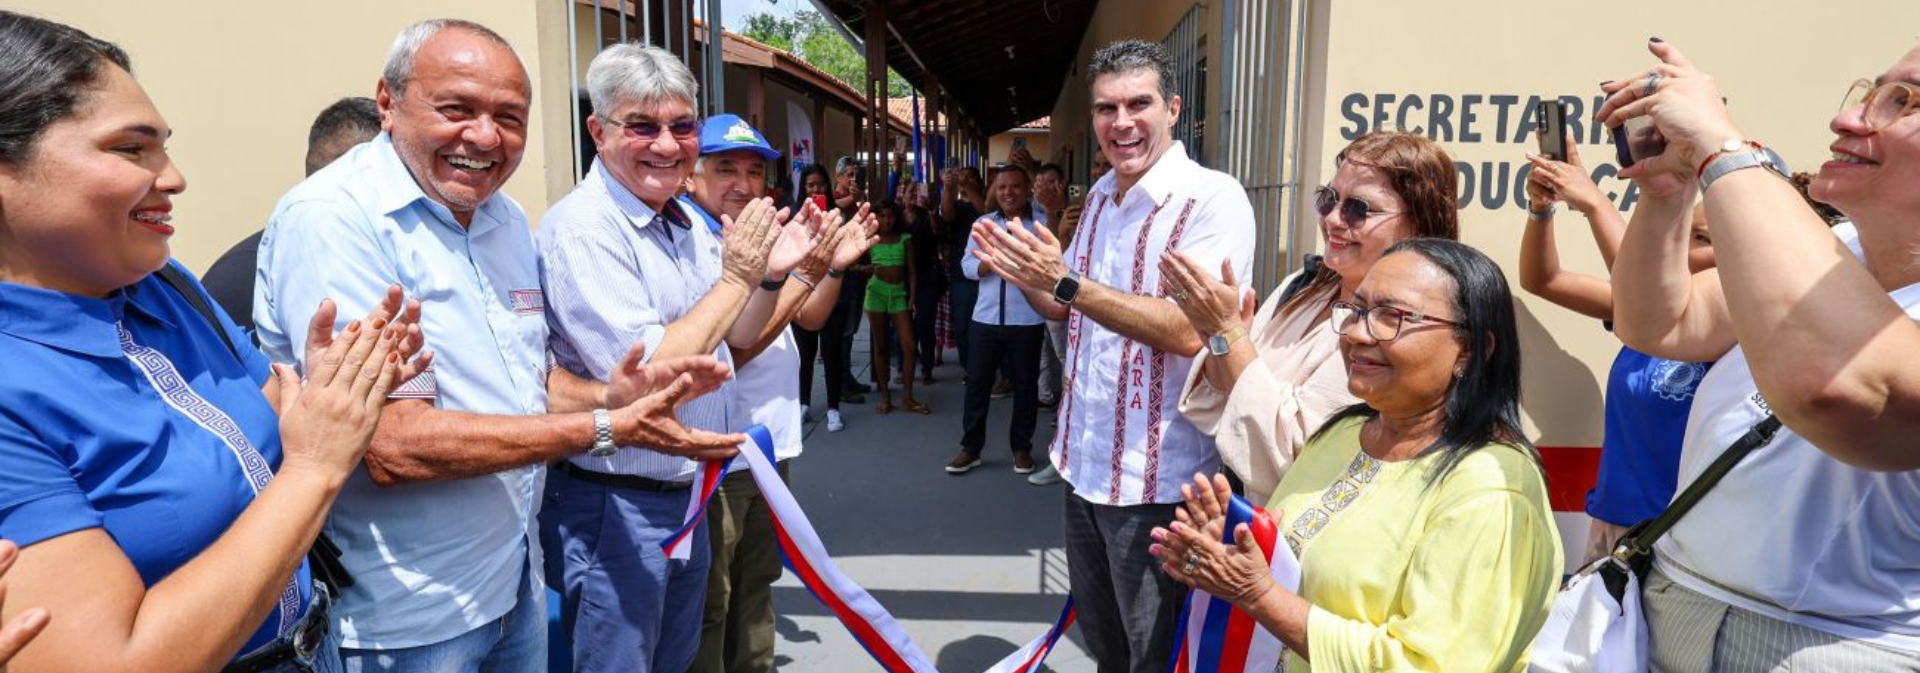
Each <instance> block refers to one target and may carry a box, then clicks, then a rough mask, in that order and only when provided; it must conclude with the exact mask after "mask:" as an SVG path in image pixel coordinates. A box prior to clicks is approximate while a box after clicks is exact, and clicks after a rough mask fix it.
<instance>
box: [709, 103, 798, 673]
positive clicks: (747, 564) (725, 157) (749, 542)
mask: <svg viewBox="0 0 1920 673" xmlns="http://www.w3.org/2000/svg"><path fill="white" fill-rule="evenodd" d="M779 158H780V153H779V152H776V151H774V149H773V147H772V146H770V145H768V144H767V139H766V137H765V136H763V135H761V134H760V132H759V131H758V130H755V129H754V128H753V126H752V125H750V124H748V123H747V122H746V120H743V119H741V118H740V117H739V116H737V115H730V114H723V115H715V116H713V117H709V118H707V120H706V121H705V122H704V123H703V124H702V126H701V129H700V158H699V159H697V160H695V162H694V164H693V177H692V178H691V179H690V180H689V181H688V186H689V189H688V191H687V193H686V194H685V195H683V196H681V197H680V198H681V201H682V203H684V204H685V205H686V206H687V210H689V211H692V212H694V213H696V214H699V215H701V216H702V217H704V218H705V219H706V222H707V226H709V227H711V228H712V229H713V231H714V233H716V234H718V233H720V232H721V229H722V226H721V223H722V219H721V216H723V215H724V216H726V217H728V218H732V219H734V220H738V219H739V218H740V213H741V212H742V211H743V210H745V209H746V207H747V204H748V203H750V202H752V201H753V200H754V199H757V198H760V197H762V196H764V195H765V194H766V192H767V163H768V162H769V161H774V160H777V159H779ZM796 217H797V215H796ZM789 226H790V227H795V228H796V230H795V231H793V232H790V234H791V235H789V236H785V237H783V238H784V239H787V240H782V241H781V242H780V244H779V245H777V246H776V247H775V249H774V251H773V253H772V254H771V256H772V257H774V258H780V257H783V256H787V255H791V254H794V253H804V252H805V251H806V250H805V248H808V247H811V246H805V245H803V242H804V241H805V240H807V238H808V237H805V236H801V235H800V232H801V229H800V228H801V227H804V223H801V222H795V223H794V224H792V225H789ZM770 264H773V265H780V264H785V262H784V261H781V260H778V259H776V260H772V261H771V262H770ZM824 271H825V270H824V269H806V268H799V269H796V270H795V272H794V273H795V274H796V275H799V276H801V277H802V278H803V281H794V282H788V283H786V285H785V286H784V287H782V288H781V289H780V297H779V299H778V301H777V303H776V304H775V307H774V310H773V317H772V319H771V321H770V322H769V323H768V324H767V326H766V329H763V330H761V332H760V335H759V339H758V340H757V341H756V342H755V343H754V344H752V345H750V346H749V347H747V348H739V347H735V348H734V349H733V358H734V360H733V362H734V366H735V368H736V370H735V375H734V381H733V385H732V387H731V390H730V391H728V394H730V395H732V396H733V408H734V409H735V410H736V411H737V413H738V415H739V417H744V419H745V422H744V423H741V424H740V427H738V428H735V429H745V427H746V425H747V424H750V423H758V424H762V425H765V426H767V430H768V431H769V433H770V434H771V435H772V436H773V443H774V446H773V451H774V460H775V461H776V462H777V464H778V465H779V467H780V474H781V475H782V476H785V475H786V473H787V462H788V461H790V460H792V459H793V458H794V457H795V456H798V455H800V440H801V432H802V428H801V409H800V381H799V377H798V376H796V373H797V372H798V371H799V369H800V355H799V353H800V349H799V346H798V345H797V344H796V343H795V342H794V339H793V332H792V330H791V329H789V328H788V326H787V325H788V322H789V321H791V320H793V319H794V316H795V315H796V314H797V313H798V312H800V310H801V309H802V308H803V306H804V305H805V304H807V303H809V302H808V299H809V298H810V296H811V295H812V294H813V293H814V286H815V285H818V284H824V281H826V280H828V279H827V278H826V274H825V273H824ZM828 301H829V302H831V297H829V298H828ZM815 312H816V313H819V314H820V315H821V318H822V321H824V315H825V313H826V312H825V311H815ZM818 327H819V325H815V326H814V328H815V329H818ZM745 467H746V461H744V460H736V461H734V463H733V471H731V472H729V473H728V474H727V476H726V478H725V479H723V480H722V481H721V482H720V490H719V492H718V493H715V494H714V496H713V500H712V501H711V502H710V503H709V504H708V505H707V534H708V539H709V541H710V546H709V550H710V553H711V558H712V566H711V567H710V568H709V570H708V571H707V601H706V608H705V614H704V616H703V618H702V620H701V625H700V627H701V628H700V649H699V651H698V652H697V653H696V654H695V655H694V659H693V666H692V667H691V668H688V669H687V670H688V673H749V672H751V673H766V672H768V671H772V670H773V647H774V630H773V621H774V615H773V582H774V581H775V580H778V579H780V545H779V541H778V539H776V538H775V537H774V531H773V517H772V514H771V512H770V510H769V509H768V506H767V501H766V498H764V497H762V496H761V494H760V488H759V486H757V485H755V484H754V481H753V475H751V474H749V473H747V472H746V471H745V470H744V469H743V468H745Z"/></svg>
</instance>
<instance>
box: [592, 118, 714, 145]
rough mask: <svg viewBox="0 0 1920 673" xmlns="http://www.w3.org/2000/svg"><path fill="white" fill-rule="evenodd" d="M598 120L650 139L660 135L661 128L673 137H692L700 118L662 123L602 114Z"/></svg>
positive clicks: (698, 125) (640, 137) (696, 130)
mask: <svg viewBox="0 0 1920 673" xmlns="http://www.w3.org/2000/svg"><path fill="white" fill-rule="evenodd" d="M600 120H601V121H604V122H606V123H608V124H612V125H613V127H614V128H618V129H620V130H622V131H625V132H626V133H627V135H629V136H632V137H634V138H638V139H640V140H652V139H654V138H658V137H660V130H661V129H666V131H667V132H668V133H671V134H673V137H675V138H692V137H694V136H696V135H699V134H700V120H698V119H680V120H675V121H671V122H667V123H665V124H662V123H660V122H651V121H631V122H623V121H620V120H617V119H614V118H612V117H607V116H604V115H602V116H601V117H600Z"/></svg>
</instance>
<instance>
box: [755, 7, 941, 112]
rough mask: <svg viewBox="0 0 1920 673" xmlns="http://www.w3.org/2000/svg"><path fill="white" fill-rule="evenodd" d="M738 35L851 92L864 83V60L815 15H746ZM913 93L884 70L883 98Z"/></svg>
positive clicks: (890, 71) (904, 82)
mask: <svg viewBox="0 0 1920 673" xmlns="http://www.w3.org/2000/svg"><path fill="white" fill-rule="evenodd" d="M740 34H742V35H745V36H747V37H750V38H753V39H755V40H758V41H760V42H764V43H766V44H767V45H768V46H771V47H773V48H775V49H780V50H782V51H785V52H787V53H789V54H793V55H794V56H798V57H800V59H801V60H803V61H806V62H807V63H810V64H812V65H813V67H816V68H819V69H820V70H822V71H824V72H826V73H827V74H828V75H832V76H833V77H834V78H836V79H839V80H840V81H842V82H846V83H847V85H848V86H851V87H853V89H854V90H855V91H860V90H861V82H864V81H865V80H866V74H867V59H866V56H865V55H863V54H861V53H860V52H858V51H855V50H854V48H853V45H852V44H851V43H849V42H847V40H846V38H844V37H841V36H840V31H837V30H834V28H833V25H832V24H830V23H828V19H827V18H826V17H824V16H821V15H820V13H819V12H815V11H812V10H802V11H798V12H795V13H794V14H793V16H790V17H780V16H775V15H773V14H768V13H764V12H763V13H759V14H753V15H749V16H748V17H747V20H746V25H745V26H743V27H742V28H741V30H740ZM912 93H913V87H912V86H910V85H908V84H907V80H906V78H904V77H901V76H900V73H897V72H894V71H893V69H892V68H888V69H887V95H888V96H889V97H893V98H904V97H906V96H909V95H911V94H912Z"/></svg>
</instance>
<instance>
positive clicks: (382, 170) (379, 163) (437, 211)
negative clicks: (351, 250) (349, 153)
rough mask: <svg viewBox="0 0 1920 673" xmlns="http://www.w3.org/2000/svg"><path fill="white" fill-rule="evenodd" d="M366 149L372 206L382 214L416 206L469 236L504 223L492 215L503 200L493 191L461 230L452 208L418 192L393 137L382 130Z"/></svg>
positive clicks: (417, 183) (417, 182)
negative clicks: (368, 154) (372, 193)
mask: <svg viewBox="0 0 1920 673" xmlns="http://www.w3.org/2000/svg"><path fill="white" fill-rule="evenodd" d="M365 149H366V151H367V152H369V153H371V159H370V163H371V165H370V166H368V168H369V173H368V177H369V179H370V180H371V183H372V186H373V192H374V207H375V208H378V209H379V210H380V213H381V214H382V215H392V214H394V213H397V212H400V211H402V210H405V209H407V208H408V207H410V206H412V205H413V204H416V203H418V204H420V205H421V206H422V207H424V208H426V209H427V210H428V211H430V212H432V213H433V214H434V218H433V219H434V220H437V221H439V222H440V223H441V224H444V225H447V226H449V227H452V228H454V229H456V230H460V231H461V232H462V233H465V234H468V235H477V234H480V233H482V232H484V231H486V230H487V229H491V228H493V227H495V226H498V225H499V224H501V223H503V222H505V221H506V219H507V218H505V217H501V216H500V215H499V213H497V212H495V209H496V208H497V207H498V204H499V203H500V202H501V200H502V199H504V198H506V197H505V196H503V195H501V194H500V193H498V192H495V193H494V194H493V195H492V196H488V197H487V200H485V201H482V202H480V207H479V208H475V209H474V212H473V221H472V222H471V223H470V224H468V225H467V226H466V227H461V226H460V221H459V220H456V219H454V218H453V210H452V209H450V208H448V207H447V206H446V205H445V204H442V203H440V202H438V201H435V200H433V199H431V198H428V197H427V193H426V191H424V190H422V189H420V183H419V181H417V180H415V179H414V177H413V171H411V170H408V169H407V164H406V162H404V161H401V160H400V151H399V149H398V148H396V147H394V145H393V136H392V135H390V134H388V133H386V132H384V131H382V132H381V133H380V135H377V136H374V137H373V140H372V141H371V142H369V143H368V144H367V146H366V148H365Z"/></svg>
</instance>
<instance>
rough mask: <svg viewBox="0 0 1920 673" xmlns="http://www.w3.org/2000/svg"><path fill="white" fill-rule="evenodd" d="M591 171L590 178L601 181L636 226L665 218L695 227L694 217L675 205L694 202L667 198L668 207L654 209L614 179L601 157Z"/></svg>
mask: <svg viewBox="0 0 1920 673" xmlns="http://www.w3.org/2000/svg"><path fill="white" fill-rule="evenodd" d="M589 173H590V175H589V176H588V179H589V180H592V181H596V182H599V183H600V186H601V187H602V188H603V189H605V190H606V191H607V195H608V196H611V197H613V204H614V205H616V206H619V207H620V212H622V213H625V214H626V216H627V221H628V222H631V223H633V226H634V227H636V228H639V229H643V230H644V229H646V228H647V226H648V225H651V224H653V223H654V222H656V221H659V220H665V221H666V222H668V223H670V224H673V225H675V226H678V227H680V229H682V230H686V229H691V228H693V220H692V218H690V217H688V216H687V214H686V212H683V211H681V210H679V209H676V208H674V207H673V204H674V203H676V202H678V203H682V204H683V207H685V208H692V207H693V203H692V202H683V201H681V200H680V199H667V207H666V208H665V209H664V210H654V209H653V207H652V206H649V205H647V202H645V201H641V200H640V197H638V196H635V195H634V193H633V191H632V190H629V189H627V186H626V185H623V184H620V181H619V180H616V179H614V177H613V174H612V173H609V172H607V167H606V166H605V165H603V164H601V162H600V159H598V158H595V159H594V160H593V170H592V171H590V172H589Z"/></svg>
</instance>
